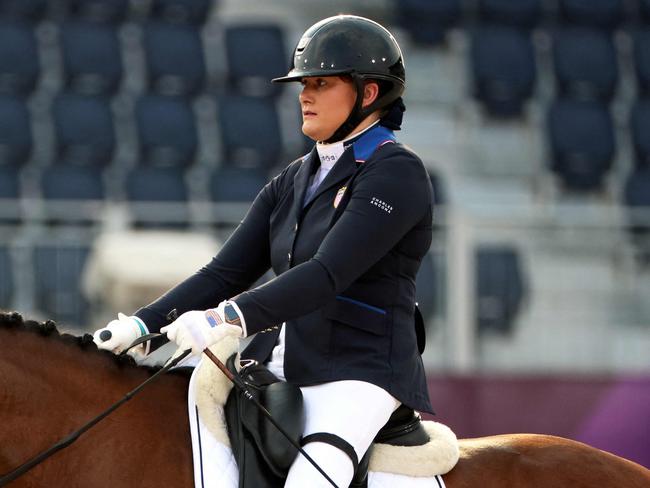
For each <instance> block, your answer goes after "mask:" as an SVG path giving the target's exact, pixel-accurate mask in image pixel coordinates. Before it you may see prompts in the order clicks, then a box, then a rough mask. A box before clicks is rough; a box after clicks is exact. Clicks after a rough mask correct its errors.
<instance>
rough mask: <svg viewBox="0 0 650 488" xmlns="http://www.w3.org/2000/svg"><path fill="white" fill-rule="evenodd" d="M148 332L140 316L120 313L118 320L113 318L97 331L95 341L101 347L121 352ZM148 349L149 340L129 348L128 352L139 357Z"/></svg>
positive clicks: (116, 352)
mask: <svg viewBox="0 0 650 488" xmlns="http://www.w3.org/2000/svg"><path fill="white" fill-rule="evenodd" d="M148 333H149V330H148V329H147V326H146V325H145V324H144V322H143V321H142V320H141V319H140V318H139V317H136V316H135V315H132V316H128V315H124V314H123V313H118V314H117V320H112V321H110V322H109V323H108V325H107V326H106V327H104V328H102V329H99V330H97V331H95V333H94V334H93V341H94V342H95V344H97V347H99V348H100V349H106V350H108V351H111V352H113V353H115V354H119V353H121V352H122V351H123V350H124V349H126V348H127V347H129V346H130V345H131V344H132V343H133V341H135V340H136V339H138V338H139V337H142V336H143V335H146V334H148ZM148 349H149V343H148V342H147V343H145V344H140V345H139V346H135V347H133V348H131V349H129V351H128V354H131V355H132V356H133V357H135V358H137V359H139V358H142V357H144V356H145V355H146V354H147V353H148V352H149V351H148Z"/></svg>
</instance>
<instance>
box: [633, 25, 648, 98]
mask: <svg viewBox="0 0 650 488" xmlns="http://www.w3.org/2000/svg"><path fill="white" fill-rule="evenodd" d="M634 69H635V72H636V81H637V92H638V93H639V96H648V95H650V29H647V28H646V29H641V30H639V31H638V32H637V33H636V34H635V35H634Z"/></svg>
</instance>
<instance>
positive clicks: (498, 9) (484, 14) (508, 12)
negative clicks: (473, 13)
mask: <svg viewBox="0 0 650 488" xmlns="http://www.w3.org/2000/svg"><path fill="white" fill-rule="evenodd" d="M479 16H480V19H481V22H484V23H489V24H497V25H507V26H511V27H519V28H522V29H532V28H533V27H535V26H536V25H537V24H538V23H539V21H540V19H541V16H542V1H541V0H517V1H516V2H513V1H512V0H480V1H479Z"/></svg>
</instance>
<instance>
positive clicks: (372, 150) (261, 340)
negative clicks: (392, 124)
mask: <svg viewBox="0 0 650 488" xmlns="http://www.w3.org/2000/svg"><path fill="white" fill-rule="evenodd" d="M319 165H320V162H319V158H318V153H317V151H316V149H315V148H314V149H313V150H312V151H311V153H310V154H308V155H307V156H305V157H303V158H300V159H298V160H296V161H294V162H293V163H291V164H290V165H289V166H287V167H286V168H285V169H284V171H282V173H280V174H279V175H278V176H276V177H275V178H273V180H272V181H271V182H269V183H268V184H267V185H266V186H265V187H264V188H263V189H262V191H261V192H260V193H259V194H258V196H257V197H256V198H255V201H254V202H253V204H252V206H251V208H250V210H249V211H248V213H247V214H246V217H245V218H244V220H243V221H242V222H241V223H240V225H239V226H238V227H237V229H236V230H235V231H234V232H233V234H232V235H231V236H230V238H229V239H228V240H227V241H226V243H225V244H224V246H223V247H222V249H221V250H220V251H219V253H218V254H217V255H216V256H215V257H214V258H213V259H212V261H211V262H210V263H209V264H208V265H207V266H205V267H204V268H203V269H201V270H199V271H198V272H197V273H196V274H195V275H193V276H191V277H190V278H188V279H187V280H185V281H184V282H183V283H181V284H180V285H178V286H176V287H175V288H173V289H172V290H170V291H169V292H167V293H166V294H165V295H163V296H162V297H161V298H159V299H158V300H157V301H155V302H154V303H152V304H150V305H148V306H147V307H145V308H143V309H140V310H138V312H136V315H138V316H139V317H140V318H141V319H142V320H143V321H144V322H145V323H146V324H147V326H148V327H149V329H150V331H155V330H159V329H160V327H161V326H163V325H164V324H165V315H166V314H167V313H168V312H169V310H171V309H173V308H176V309H177V310H178V312H179V313H183V312H185V311H188V310H197V309H198V310H203V309H207V308H211V307H215V306H216V305H217V304H218V303H219V302H220V301H222V300H225V299H229V298H232V299H234V300H235V302H236V303H237V305H238V306H239V308H240V310H241V311H242V314H243V316H244V320H245V322H246V330H247V333H248V335H252V334H257V336H256V337H254V338H253V339H252V341H251V343H250V345H249V346H248V347H247V348H246V350H244V351H243V353H242V358H246V359H256V360H258V361H260V362H264V361H266V360H267V359H268V358H269V357H270V355H271V351H272V348H273V346H274V344H275V342H276V340H277V336H278V331H279V326H280V325H281V324H282V323H286V327H285V329H286V333H285V334H286V338H285V340H286V347H285V357H284V372H285V376H286V378H287V381H290V382H292V383H294V384H297V385H300V386H304V385H313V384H318V383H324V382H328V381H335V380H362V381H368V382H370V383H373V384H376V385H378V386H380V387H382V388H384V389H385V390H387V391H388V392H390V393H391V394H392V395H393V396H394V397H395V398H397V399H398V400H400V401H401V402H402V403H403V404H405V405H407V406H409V407H412V408H414V409H416V410H419V411H425V412H431V411H432V409H431V404H430V402H429V396H428V391H427V384H426V379H425V375H424V367H423V364H422V360H421V357H420V354H419V353H418V347H417V339H416V331H415V326H414V309H415V277H416V274H417V272H418V269H419V267H420V263H421V261H422V259H423V257H424V255H425V254H426V252H427V251H428V249H429V246H430V244H431V238H432V220H433V208H432V189H431V183H430V180H429V177H428V174H427V171H426V169H425V167H424V165H423V164H422V161H421V160H420V159H419V158H418V157H417V156H416V155H415V154H414V153H413V152H411V151H410V150H408V149H407V148H406V147H404V146H402V145H401V144H398V143H396V141H395V138H394V136H393V133H392V132H391V131H390V130H388V129H386V128H385V127H382V126H375V127H373V128H372V129H370V130H368V131H367V132H365V133H363V134H362V135H361V137H360V138H358V139H357V140H356V141H355V142H354V143H353V144H352V145H351V146H350V147H348V148H347V149H346V150H345V152H344V153H343V155H342V156H341V158H340V159H339V160H338V161H337V162H336V164H335V165H334V167H333V168H332V169H331V170H330V172H329V173H328V174H327V176H326V177H325V179H324V180H323V181H322V182H321V184H320V185H319V186H318V188H317V189H316V191H315V193H314V194H313V195H312V196H311V198H310V199H309V200H308V201H307V202H306V203H305V201H304V199H305V192H306V190H307V188H308V186H309V184H310V182H311V178H312V176H313V175H314V173H315V172H316V170H317V169H318V167H319ZM269 268H272V269H273V271H274V272H275V274H276V277H275V278H274V279H272V280H270V281H269V282H267V283H265V284H263V285H261V286H258V287H256V288H253V289H249V288H250V286H251V285H252V284H253V283H255V281H257V280H258V279H259V278H260V277H261V276H262V275H263V274H264V273H265V272H266V271H267V270H268V269H269ZM233 297H234V298H233Z"/></svg>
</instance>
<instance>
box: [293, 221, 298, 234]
mask: <svg viewBox="0 0 650 488" xmlns="http://www.w3.org/2000/svg"><path fill="white" fill-rule="evenodd" d="M293 231H294V232H298V222H296V225H295V227H294V228H293Z"/></svg>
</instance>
